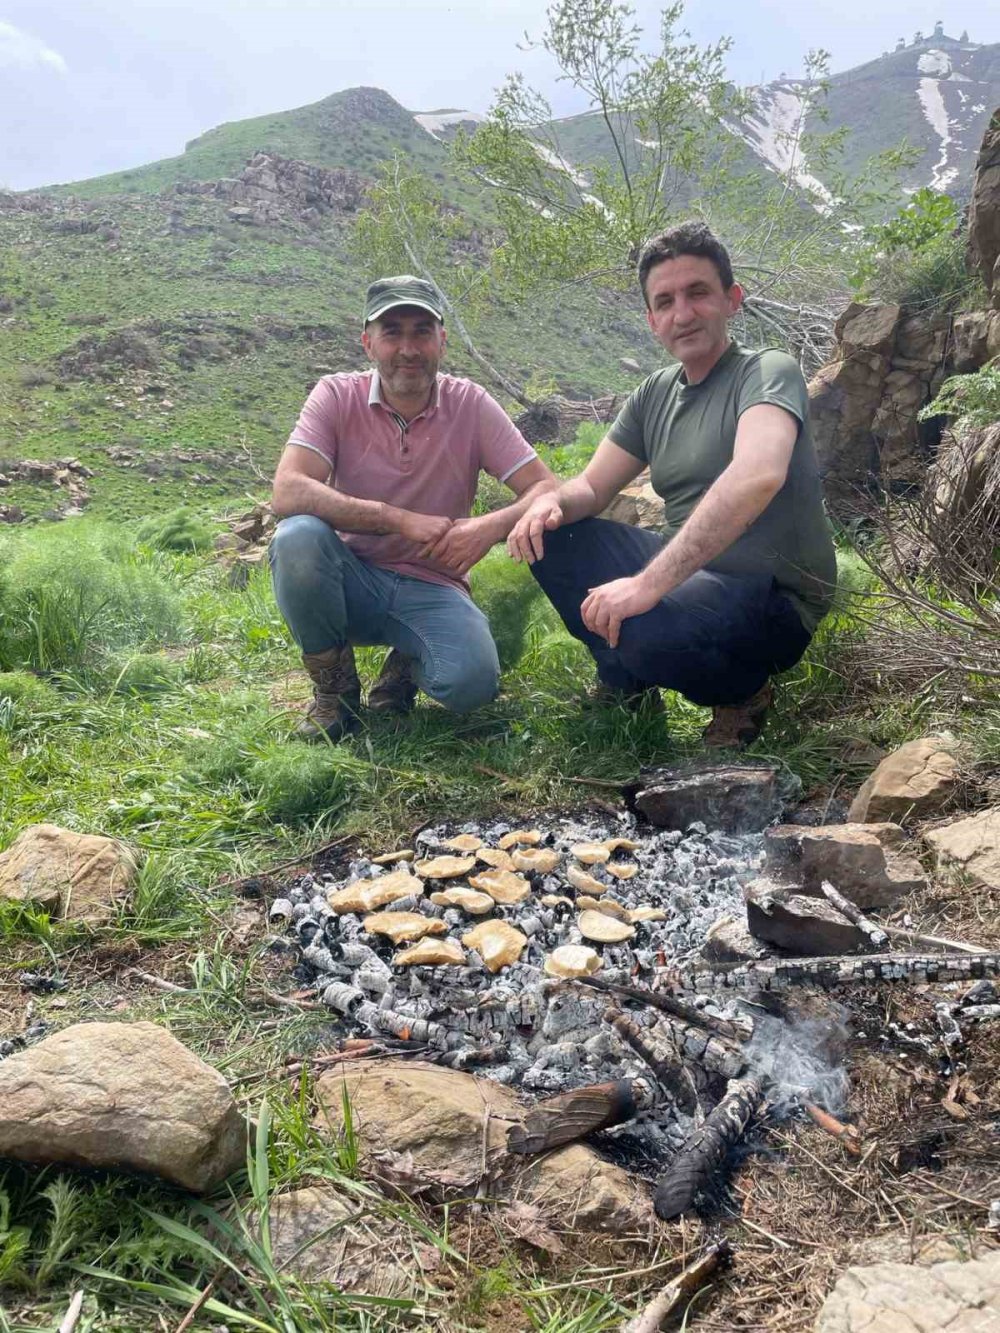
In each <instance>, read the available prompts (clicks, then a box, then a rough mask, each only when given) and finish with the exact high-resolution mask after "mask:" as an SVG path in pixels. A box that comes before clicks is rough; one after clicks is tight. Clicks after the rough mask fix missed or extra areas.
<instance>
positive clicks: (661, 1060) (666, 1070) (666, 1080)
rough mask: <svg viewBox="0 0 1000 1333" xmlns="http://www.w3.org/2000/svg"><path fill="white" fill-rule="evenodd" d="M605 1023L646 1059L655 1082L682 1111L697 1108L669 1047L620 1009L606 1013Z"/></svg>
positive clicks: (692, 1087) (695, 1097)
mask: <svg viewBox="0 0 1000 1333" xmlns="http://www.w3.org/2000/svg"><path fill="white" fill-rule="evenodd" d="M604 1021H605V1023H610V1025H611V1026H612V1027H613V1028H614V1030H615V1031H616V1032H617V1033H618V1035H619V1037H621V1039H622V1041H624V1042H626V1043H627V1045H629V1046H631V1048H632V1050H633V1051H635V1053H636V1055H638V1056H639V1058H640V1059H642V1060H645V1062H646V1064H647V1065H648V1066H649V1068H650V1070H651V1071H652V1073H653V1076H654V1077H655V1079H656V1081H657V1083H659V1085H660V1087H661V1088H663V1090H664V1092H667V1093H669V1094H670V1096H671V1097H673V1099H674V1101H675V1102H676V1103H677V1105H678V1106H680V1107H681V1108H682V1110H684V1111H687V1112H688V1114H691V1113H692V1112H693V1111H695V1110H696V1109H697V1107H698V1097H697V1094H696V1090H695V1088H694V1085H693V1083H692V1082H691V1081H690V1079H689V1078H686V1077H685V1074H684V1070H683V1069H682V1068H681V1067H680V1065H679V1062H678V1057H677V1052H676V1051H675V1050H674V1048H673V1047H672V1046H661V1045H658V1044H656V1043H655V1039H651V1037H650V1034H649V1033H648V1032H647V1031H646V1030H645V1029H644V1028H641V1027H639V1025H638V1023H635V1022H633V1020H632V1019H631V1018H627V1017H626V1016H625V1014H623V1013H622V1012H621V1010H619V1009H607V1010H605V1013H604Z"/></svg>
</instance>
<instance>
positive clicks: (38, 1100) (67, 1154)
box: [0, 1023, 246, 1193]
mask: <svg viewBox="0 0 1000 1333" xmlns="http://www.w3.org/2000/svg"><path fill="white" fill-rule="evenodd" d="M0 1157H12V1158H14V1159H16V1160H17V1161H21V1162H32V1163H38V1164H42V1163H47V1162H59V1163H66V1164H68V1165H72V1166H86V1167H102V1168H107V1169H112V1170H127V1171H141V1172H145V1173H148V1174H150V1175H154V1176H159V1177H161V1178H162V1179H163V1180H168V1181H170V1182H171V1183H173V1184H175V1185H181V1186H183V1187H184V1188H185V1189H189V1190H194V1191H195V1192H197V1193H203V1192H205V1191H207V1190H210V1189H213V1188H214V1187H215V1186H216V1185H218V1184H220V1182H221V1181H223V1180H225V1179H226V1177H227V1176H230V1175H232V1173H233V1172H234V1171H236V1170H238V1169H239V1167H241V1166H242V1165H243V1164H244V1163H245V1161H246V1124H245V1122H244V1120H243V1117H242V1116H241V1115H240V1113H239V1110H238V1109H237V1106H236V1103H235V1101H234V1100H233V1094H232V1093H231V1092H230V1090H229V1085H228V1084H227V1083H226V1080H225V1079H224V1078H223V1077H222V1075H221V1074H218V1073H216V1071H215V1070H214V1069H212V1068H211V1067H210V1066H209V1065H206V1064H205V1063H204V1062H203V1061H202V1060H199V1059H198V1057H197V1056H196V1055H194V1054H192V1052H191V1051H189V1050H188V1049H187V1048H186V1047H185V1046H182V1045H181V1043H180V1042H179V1041H177V1040H176V1038H174V1037H172V1036H171V1035H170V1033H169V1032H166V1031H165V1030H164V1029H163V1028H161V1027H157V1026H156V1024H155V1023H77V1024H75V1025H74V1026H73V1027H68V1028H65V1029H64V1030H63V1031H62V1032H57V1033H55V1034H54V1035H53V1036H51V1037H46V1038H45V1039H44V1040H43V1041H40V1042H38V1044H37V1045H35V1046H31V1047H29V1048H28V1050H26V1051H23V1052H21V1053H19V1054H17V1055H11V1056H9V1057H8V1058H7V1059H6V1060H4V1061H3V1062H2V1063H0Z"/></svg>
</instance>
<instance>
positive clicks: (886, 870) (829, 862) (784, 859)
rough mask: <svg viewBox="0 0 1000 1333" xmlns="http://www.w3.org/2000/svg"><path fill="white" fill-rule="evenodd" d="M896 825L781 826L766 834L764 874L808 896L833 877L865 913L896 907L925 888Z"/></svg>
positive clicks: (818, 890)
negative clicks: (895, 904)
mask: <svg viewBox="0 0 1000 1333" xmlns="http://www.w3.org/2000/svg"><path fill="white" fill-rule="evenodd" d="M902 841H903V830H902V829H901V828H900V827H899V826H898V825H897V824H889V823H883V824H824V825H823V826H822V827H820V828H807V827H803V826H802V825H800V824H779V825H776V826H775V827H774V828H769V829H768V830H767V831H766V832H765V834H764V852H765V858H764V872H765V874H767V875H769V876H771V877H772V878H773V879H776V880H778V881H779V882H780V883H783V884H793V885H795V886H796V887H797V888H798V889H799V890H800V891H802V892H804V893H809V894H819V893H821V889H820V885H821V884H822V882H823V881H824V880H829V881H830V883H831V884H832V885H833V887H834V888H835V889H838V890H839V891H840V892H841V893H842V894H843V895H844V897H845V898H849V899H850V900H851V902H853V903H855V904H856V905H857V906H858V907H860V908H861V909H862V910H863V911H867V910H869V909H870V908H874V907H891V906H892V904H893V903H895V902H896V901H897V900H898V899H900V898H902V897H904V896H905V895H906V894H909V893H913V892H914V891H915V890H917V889H922V888H926V886H927V879H926V877H925V875H924V874H923V872H922V870H921V869H920V865H919V863H918V862H917V861H915V860H914V859H913V858H912V857H911V856H907V855H906V854H905V853H904V852H903V851H902V850H901V848H902Z"/></svg>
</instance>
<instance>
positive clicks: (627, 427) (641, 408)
mask: <svg viewBox="0 0 1000 1333" xmlns="http://www.w3.org/2000/svg"><path fill="white" fill-rule="evenodd" d="M645 388H646V381H643V383H642V384H640V385H639V387H638V388H636V389H633V390H632V392H631V393H630V394H629V396H628V397H627V398H626V399H625V402H624V403H623V404H622V406H621V408H620V410H619V412H618V415H617V416H616V417H615V419H614V421H613V422H612V423H611V426H610V428H609V430H608V439H610V440H611V442H612V444H617V446H618V448H619V449H624V450H625V452H626V453H627V454H631V455H632V457H633V458H638V460H639V461H640V463H648V462H649V454H648V453H647V452H646V432H645V430H644V428H643V418H644V416H645V401H646V395H645Z"/></svg>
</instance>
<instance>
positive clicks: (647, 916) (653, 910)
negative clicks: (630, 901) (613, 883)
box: [628, 907, 667, 921]
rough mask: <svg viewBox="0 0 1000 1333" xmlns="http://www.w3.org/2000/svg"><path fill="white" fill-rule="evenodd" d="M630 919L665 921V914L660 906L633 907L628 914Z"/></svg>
mask: <svg viewBox="0 0 1000 1333" xmlns="http://www.w3.org/2000/svg"><path fill="white" fill-rule="evenodd" d="M628 919H629V920H630V921H666V919H667V914H666V912H665V911H664V910H663V908H662V907H634V908H633V909H632V911H631V912H629V914H628Z"/></svg>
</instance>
